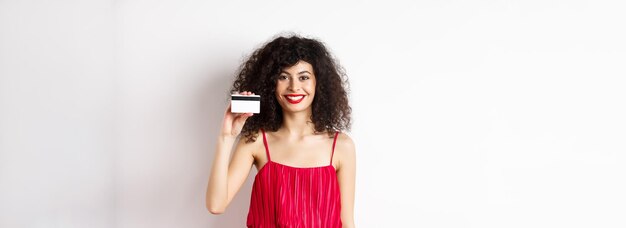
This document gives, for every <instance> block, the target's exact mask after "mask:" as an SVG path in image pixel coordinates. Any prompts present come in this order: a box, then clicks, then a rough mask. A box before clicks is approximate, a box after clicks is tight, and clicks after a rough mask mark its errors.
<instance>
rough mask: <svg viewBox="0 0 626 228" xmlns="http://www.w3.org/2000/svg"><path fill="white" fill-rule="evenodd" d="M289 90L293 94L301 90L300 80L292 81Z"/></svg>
mask: <svg viewBox="0 0 626 228" xmlns="http://www.w3.org/2000/svg"><path fill="white" fill-rule="evenodd" d="M287 89H289V90H290V91H293V92H296V91H298V90H300V82H299V81H298V80H290V81H289V87H288V88H287Z"/></svg>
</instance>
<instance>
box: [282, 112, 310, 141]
mask: <svg viewBox="0 0 626 228" xmlns="http://www.w3.org/2000/svg"><path fill="white" fill-rule="evenodd" d="M311 114H312V112H311V110H310V109H308V110H306V111H303V112H295V113H294V112H283V124H282V125H281V127H280V129H279V131H283V132H284V134H286V135H287V136H290V137H292V136H293V137H302V136H306V135H312V134H314V132H315V125H314V124H313V122H312V121H311Z"/></svg>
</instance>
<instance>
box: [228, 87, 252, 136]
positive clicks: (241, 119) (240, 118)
mask: <svg viewBox="0 0 626 228" xmlns="http://www.w3.org/2000/svg"><path fill="white" fill-rule="evenodd" d="M239 94H241V95H254V93H252V92H248V91H243V92H240V93H239ZM252 115H253V114H252V113H232V112H231V106H230V105H228V109H226V112H225V113H224V121H223V122H222V133H221V135H222V137H228V138H236V137H237V136H238V135H239V133H241V129H242V128H243V125H244V124H245V123H246V120H247V119H248V117H251V116H252Z"/></svg>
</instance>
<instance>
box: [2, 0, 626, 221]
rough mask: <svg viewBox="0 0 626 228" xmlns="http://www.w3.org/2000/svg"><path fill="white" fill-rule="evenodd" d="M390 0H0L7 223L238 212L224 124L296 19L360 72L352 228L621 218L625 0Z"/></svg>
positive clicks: (625, 153)
mask: <svg viewBox="0 0 626 228" xmlns="http://www.w3.org/2000/svg"><path fill="white" fill-rule="evenodd" d="M380 2H381V3H372V2H356V1H354V2H346V1H343V2H338V1H327V2H324V1H308V2H293V1H250V2H238V1H222V2H211V1H200V0H196V1H191V0H188V1H180V0H170V1H130V0H129V1H122V0H118V1H105V0H94V1H80V0H76V1H54V2H52V1H13V0H0V227H7V228H9V227H11V228H12V227H28V228H31V227H36V228H39V227H46V228H47V227H63V228H65V227H72V228H73V227H81V228H82V227H89V228H98V227H103V228H104V227H120V228H127V227H128V228H130V227H133V228H134V227H159V228H160V227H167V228H170V227H243V226H244V225H245V218H246V214H247V210H248V201H249V198H250V182H248V183H247V184H246V185H245V186H244V187H243V188H242V190H241V191H240V192H239V194H238V196H237V197H236V199H235V201H234V202H233V203H232V204H231V205H230V206H229V208H228V209H227V211H226V213H225V214H224V215H220V216H214V215H210V214H209V213H208V211H207V210H206V209H205V207H204V197H205V196H204V194H205V190H206V184H207V178H208V175H209V170H210V164H211V161H212V159H213V149H214V147H215V139H216V137H217V134H218V132H219V125H220V123H221V118H222V113H223V110H224V109H225V107H226V104H227V96H226V95H227V94H228V89H229V87H230V85H231V83H232V80H233V75H234V74H235V72H236V70H237V67H238V65H239V63H240V62H241V61H243V60H244V58H245V57H246V55H248V54H249V53H250V52H252V51H253V50H254V49H255V48H258V47H259V46H260V45H261V44H262V43H264V42H266V41H268V40H269V39H271V38H272V37H273V36H275V35H276V34H278V33H281V32H289V31H294V32H298V33H301V34H302V35H305V36H310V37H314V38H319V39H320V40H322V41H324V42H325V43H326V44H327V46H328V47H329V48H330V49H331V50H332V52H333V53H334V54H335V55H336V56H337V58H338V59H339V60H340V62H341V64H342V65H343V66H344V68H345V69H346V71H347V73H348V76H349V79H350V82H351V92H350V99H351V103H352V107H353V117H354V126H353V129H352V131H351V132H349V134H350V135H351V136H352V138H353V139H354V141H355V142H356V146H357V162H358V168H357V169H358V171H357V188H356V211H355V217H356V224H357V226H358V227H429V228H430V227H449V228H453V227H454V228H457V227H476V228H486V227H493V228H501V227H507V228H511V227H550V228H552V227H626V217H625V216H624V215H625V214H626V206H625V205H626V194H624V192H626V175H625V174H626V142H625V139H626V118H624V116H626V100H625V98H626V90H625V89H624V88H625V87H626V78H625V76H626V67H625V63H626V45H625V44H626V42H624V40H626V31H625V30H626V29H625V23H624V21H626V14H624V11H625V10H626V7H625V4H624V3H622V2H621V1H591V0H589V1H565V0H563V1H556V0H549V1H545V0H542V1H497V0H493V1H487V0H482V1H402V2H389V1H385V2H386V3H382V1H380ZM255 172H256V171H252V173H251V174H250V178H249V181H250V180H252V178H253V175H254V174H255Z"/></svg>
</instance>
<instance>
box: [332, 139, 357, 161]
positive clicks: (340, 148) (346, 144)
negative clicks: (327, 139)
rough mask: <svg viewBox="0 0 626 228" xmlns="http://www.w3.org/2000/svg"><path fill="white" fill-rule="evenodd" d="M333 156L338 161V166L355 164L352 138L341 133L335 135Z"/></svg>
mask: <svg viewBox="0 0 626 228" xmlns="http://www.w3.org/2000/svg"><path fill="white" fill-rule="evenodd" d="M335 156H337V158H338V159H339V163H340V164H345V163H354V162H355V157H356V149H355V145H354V141H353V140H352V137H350V136H349V135H348V134H346V133H343V132H341V133H339V135H337V142H336V144H335Z"/></svg>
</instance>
